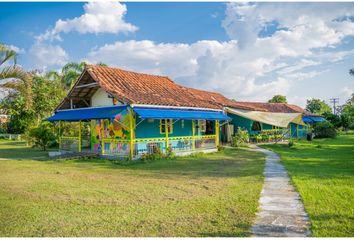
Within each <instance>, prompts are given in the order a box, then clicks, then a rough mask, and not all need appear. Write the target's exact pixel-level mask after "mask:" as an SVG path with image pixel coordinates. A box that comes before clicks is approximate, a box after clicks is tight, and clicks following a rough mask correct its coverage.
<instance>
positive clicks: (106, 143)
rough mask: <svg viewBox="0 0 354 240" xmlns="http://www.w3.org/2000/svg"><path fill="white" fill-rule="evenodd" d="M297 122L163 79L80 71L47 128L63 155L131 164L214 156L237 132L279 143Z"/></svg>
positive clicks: (267, 108) (275, 109)
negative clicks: (277, 134)
mask: <svg viewBox="0 0 354 240" xmlns="http://www.w3.org/2000/svg"><path fill="white" fill-rule="evenodd" d="M304 114H306V112H305V111H304V110H303V109H302V108H300V107H298V106H296V105H291V104H271V103H255V102H238V101H234V100H230V99H228V98H226V97H225V96H223V95H222V94H219V93H215V92H209V91H203V90H198V89H193V88H188V87H184V86H181V85H178V84H176V83H175V82H174V81H172V80H171V79H170V78H168V77H165V76H156V75H150V74H144V73H136V72H132V71H126V70H122V69H119V68H111V67H106V66H96V65H87V66H86V67H85V70H84V71H83V73H82V74H81V76H80V77H79V79H78V80H77V81H76V83H75V84H74V86H73V87H72V89H71V90H70V91H69V93H68V95H67V96H66V97H65V98H64V99H63V101H62V102H61V103H60V104H59V105H58V107H57V108H56V109H55V114H54V116H52V117H50V118H49V119H48V120H49V121H51V122H58V127H59V128H60V130H59V136H60V137H59V145H60V149H62V150H63V151H64V150H67V151H79V152H81V151H90V152H96V153H100V154H101V155H103V156H113V157H118V158H131V159H137V158H140V157H141V156H142V155H144V154H151V153H157V152H162V153H167V152H169V151H171V152H174V153H175V154H177V155H181V154H190V153H193V152H213V151H217V148H218V146H219V143H220V141H222V142H230V141H231V137H232V136H233V135H234V134H235V133H236V131H237V129H238V128H239V127H240V128H242V129H246V130H247V131H248V132H249V133H250V135H255V134H258V133H262V132H263V131H266V130H272V129H277V130H282V132H284V133H285V134H284V135H283V136H282V137H287V138H290V137H304V136H305V133H306V131H307V125H306V124H305V123H304V122H303V120H302V119H303V117H304ZM67 123H71V126H69V127H68V126H67Z"/></svg>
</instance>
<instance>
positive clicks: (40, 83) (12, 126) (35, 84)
mask: <svg viewBox="0 0 354 240" xmlns="http://www.w3.org/2000/svg"><path fill="white" fill-rule="evenodd" d="M30 91H31V93H32V94H31V96H30V99H26V98H25V97H24V96H23V93H22V92H19V91H16V92H12V93H10V94H9V95H8V96H6V97H5V98H4V99H3V100H2V101H1V102H0V108H2V109H5V110H6V111H7V113H8V114H9V115H10V121H9V124H8V125H7V128H8V129H7V130H8V132H9V133H19V134H22V133H26V132H27V133H28V131H29V129H31V128H34V127H37V126H38V124H39V123H40V122H41V121H42V120H43V119H45V118H47V117H49V116H50V115H51V113H52V112H53V110H54V109H55V107H56V106H57V105H58V104H59V103H60V101H61V100H62V99H63V98H64V97H65V94H66V90H65V89H64V87H63V85H62V83H61V79H60V78H57V79H54V80H49V79H48V78H46V76H42V75H34V76H33V77H32V85H31V89H30ZM28 100H30V101H31V102H33V103H32V104H31V107H30V108H26V102H27V101H28Z"/></svg>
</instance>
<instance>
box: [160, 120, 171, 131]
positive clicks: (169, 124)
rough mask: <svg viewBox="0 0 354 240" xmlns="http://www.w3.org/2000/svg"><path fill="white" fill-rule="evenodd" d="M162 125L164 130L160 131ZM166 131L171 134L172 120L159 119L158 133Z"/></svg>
mask: <svg viewBox="0 0 354 240" xmlns="http://www.w3.org/2000/svg"><path fill="white" fill-rule="evenodd" d="M162 121H165V123H162ZM163 125H165V132H163V131H162V126H163ZM166 129H167V130H166ZM166 131H168V133H169V134H173V121H172V119H160V134H166Z"/></svg>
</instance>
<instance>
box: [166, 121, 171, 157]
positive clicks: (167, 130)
mask: <svg viewBox="0 0 354 240" xmlns="http://www.w3.org/2000/svg"><path fill="white" fill-rule="evenodd" d="M165 123H168V121H165ZM168 125H169V123H168ZM168 125H165V138H166V154H167V151H168V132H169V129H170V128H169V126H168ZM166 127H167V129H166Z"/></svg>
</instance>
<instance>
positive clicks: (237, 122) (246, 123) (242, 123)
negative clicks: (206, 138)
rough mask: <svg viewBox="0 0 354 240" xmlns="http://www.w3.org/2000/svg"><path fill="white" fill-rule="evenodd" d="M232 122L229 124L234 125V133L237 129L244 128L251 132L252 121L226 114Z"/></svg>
mask: <svg viewBox="0 0 354 240" xmlns="http://www.w3.org/2000/svg"><path fill="white" fill-rule="evenodd" d="M227 115H228V116H229V117H230V118H231V119H232V120H231V123H232V124H233V125H234V131H235V132H236V131H237V128H238V127H241V128H244V129H246V130H247V131H248V132H250V131H251V127H252V123H253V122H252V120H249V119H247V118H244V117H240V116H237V115H234V114H231V113H228V114H227Z"/></svg>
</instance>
